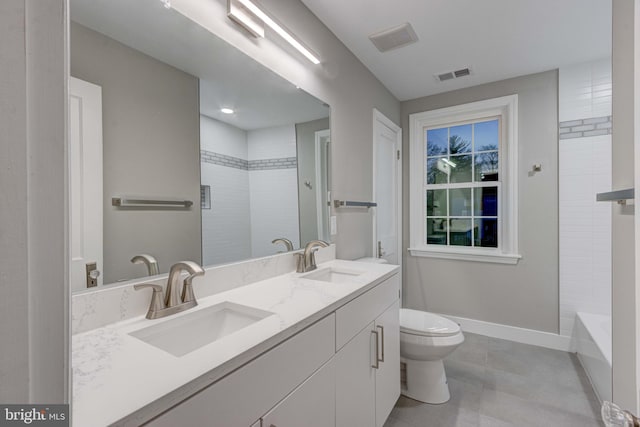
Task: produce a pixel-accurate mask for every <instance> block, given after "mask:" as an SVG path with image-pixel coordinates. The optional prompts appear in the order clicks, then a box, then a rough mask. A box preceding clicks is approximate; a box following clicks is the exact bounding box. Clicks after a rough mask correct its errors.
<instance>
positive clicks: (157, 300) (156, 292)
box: [133, 283, 164, 319]
mask: <svg viewBox="0 0 640 427" xmlns="http://www.w3.org/2000/svg"><path fill="white" fill-rule="evenodd" d="M147 288H151V289H153V294H151V304H149V310H148V311H147V319H155V318H156V313H158V312H159V311H160V310H162V309H163V308H164V301H163V298H162V291H163V288H162V285H154V284H151V283H143V284H140V285H133V289H135V290H136V291H139V290H141V289H147Z"/></svg>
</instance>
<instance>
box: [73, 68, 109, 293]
mask: <svg viewBox="0 0 640 427" xmlns="http://www.w3.org/2000/svg"><path fill="white" fill-rule="evenodd" d="M69 230H70V239H69V250H70V264H71V265H70V266H69V279H70V282H71V284H70V285H71V286H70V287H71V291H72V292H73V291H77V290H82V289H86V288H87V266H90V269H91V265H92V264H95V265H96V269H97V270H98V272H99V271H100V269H101V268H102V88H101V87H100V86H96V85H94V84H91V83H88V82H85V81H82V80H79V79H76V78H73V77H70V78H69ZM92 276H94V283H95V285H101V284H102V278H101V277H100V276H97V277H95V276H96V274H95V273H93V274H92Z"/></svg>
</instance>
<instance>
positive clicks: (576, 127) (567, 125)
mask: <svg viewBox="0 0 640 427" xmlns="http://www.w3.org/2000/svg"><path fill="white" fill-rule="evenodd" d="M610 134H611V116H602V117H593V118H590V119H582V120H570V121H567V122H560V139H572V138H584V137H588V136H599V135H610Z"/></svg>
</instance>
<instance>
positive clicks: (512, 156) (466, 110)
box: [409, 95, 522, 264]
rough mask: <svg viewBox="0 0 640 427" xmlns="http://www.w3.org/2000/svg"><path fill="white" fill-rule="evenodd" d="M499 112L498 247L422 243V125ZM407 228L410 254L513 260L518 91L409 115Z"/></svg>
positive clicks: (515, 251) (515, 254) (515, 257)
mask: <svg viewBox="0 0 640 427" xmlns="http://www.w3.org/2000/svg"><path fill="white" fill-rule="evenodd" d="M496 116H500V122H501V127H502V128H501V135H502V138H501V141H500V147H499V150H498V155H499V158H500V166H499V177H500V182H501V184H500V185H499V186H498V187H499V190H498V191H499V195H498V200H499V202H498V239H499V244H498V248H480V247H461V246H444V245H428V244H427V243H426V235H425V224H426V212H425V211H426V200H425V198H426V194H425V191H424V190H425V188H424V187H425V177H426V173H425V167H426V147H425V144H426V141H425V129H426V128H433V127H437V126H442V127H445V126H450V125H451V124H452V123H457V122H465V121H466V122H468V121H473V120H479V119H483V118H490V117H496ZM409 141H410V153H411V161H410V164H409V177H410V180H409V181H410V182H409V188H410V203H409V208H410V210H409V216H410V222H409V231H410V233H409V234H410V239H409V242H410V247H409V253H410V254H411V255H412V256H419V257H430V258H444V259H457V260H465V261H480V262H493V263H501V264H516V263H517V262H518V260H519V259H520V258H522V257H521V255H520V254H519V253H518V95H508V96H503V97H500V98H492V99H487V100H484V101H478V102H472V103H468V104H462V105H457V106H454V107H447V108H441V109H438V110H432V111H424V112H421V113H414V114H411V115H410V116H409Z"/></svg>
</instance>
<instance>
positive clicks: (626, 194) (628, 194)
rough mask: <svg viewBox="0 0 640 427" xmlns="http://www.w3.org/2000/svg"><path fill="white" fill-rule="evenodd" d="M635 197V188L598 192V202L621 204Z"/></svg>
mask: <svg viewBox="0 0 640 427" xmlns="http://www.w3.org/2000/svg"><path fill="white" fill-rule="evenodd" d="M634 198H635V190H634V189H633V188H627V189H624V190H616V191H607V192H606V193H598V194H596V201H597V202H618V204H619V205H626V204H627V200H631V199H634Z"/></svg>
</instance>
